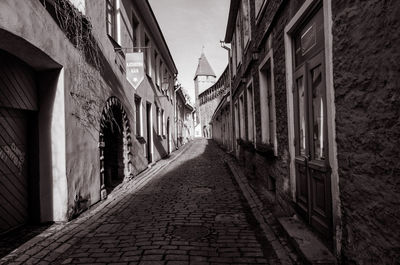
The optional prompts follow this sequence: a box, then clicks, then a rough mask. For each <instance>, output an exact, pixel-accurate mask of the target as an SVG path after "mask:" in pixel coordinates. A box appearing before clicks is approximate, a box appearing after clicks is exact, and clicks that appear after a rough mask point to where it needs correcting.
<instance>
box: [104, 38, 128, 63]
mask: <svg viewBox="0 0 400 265" xmlns="http://www.w3.org/2000/svg"><path fill="white" fill-rule="evenodd" d="M107 37H108V39H109V40H110V42H111V44H112V45H113V46H114V51H115V52H117V53H119V54H120V55H121V56H122V57H123V58H125V53H124V51H123V50H122V47H121V45H120V44H119V43H118V42H117V41H116V40H115V39H114V37H113V36H111V35H110V34H108V33H107Z"/></svg>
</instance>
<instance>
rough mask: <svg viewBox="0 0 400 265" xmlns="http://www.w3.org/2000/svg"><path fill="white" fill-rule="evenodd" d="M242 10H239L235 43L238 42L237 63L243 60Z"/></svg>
mask: <svg viewBox="0 0 400 265" xmlns="http://www.w3.org/2000/svg"><path fill="white" fill-rule="evenodd" d="M241 18H242V16H241V12H240V10H239V12H238V14H237V18H236V31H235V36H236V39H235V44H236V65H237V66H238V67H239V64H240V63H241V62H242V27H241V20H242V19H241Z"/></svg>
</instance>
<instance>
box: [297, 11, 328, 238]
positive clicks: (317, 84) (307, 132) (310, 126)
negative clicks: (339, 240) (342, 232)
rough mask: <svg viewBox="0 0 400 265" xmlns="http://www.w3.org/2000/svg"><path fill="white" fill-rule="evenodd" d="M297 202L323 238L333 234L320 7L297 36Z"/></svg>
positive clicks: (305, 216)
mask: <svg viewBox="0 0 400 265" xmlns="http://www.w3.org/2000/svg"><path fill="white" fill-rule="evenodd" d="M294 43H295V54H296V57H295V72H294V75H293V76H294V103H295V139H296V141H295V143H296V157H295V167H296V203H297V208H298V211H299V213H300V214H301V215H302V216H303V217H304V218H305V220H306V221H307V222H308V223H309V224H310V225H311V226H312V227H313V228H314V229H315V230H316V231H317V232H319V234H320V235H322V236H323V237H324V238H327V239H330V238H331V235H332V201H331V200H332V199H331V198H332V195H331V181H330V174H331V172H330V165H329V159H328V157H329V153H328V139H327V122H326V120H327V114H326V87H325V84H326V82H325V68H324V64H325V62H324V42H323V14H322V8H319V9H318V10H317V11H316V12H315V13H314V15H313V16H312V17H311V18H310V19H309V20H308V22H306V23H305V24H303V27H301V28H300V29H299V30H298V33H297V34H295V36H294Z"/></svg>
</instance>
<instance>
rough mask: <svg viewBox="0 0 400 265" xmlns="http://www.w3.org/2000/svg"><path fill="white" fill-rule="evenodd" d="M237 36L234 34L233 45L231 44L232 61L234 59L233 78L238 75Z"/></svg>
mask: <svg viewBox="0 0 400 265" xmlns="http://www.w3.org/2000/svg"><path fill="white" fill-rule="evenodd" d="M235 39H236V35H235V33H233V37H232V43H231V59H232V76H235V75H236V57H237V52H236V41H235Z"/></svg>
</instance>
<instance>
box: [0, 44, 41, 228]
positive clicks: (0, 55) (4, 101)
mask: <svg viewBox="0 0 400 265" xmlns="http://www.w3.org/2000/svg"><path fill="white" fill-rule="evenodd" d="M36 110H37V92H36V85H35V79H34V72H33V71H32V70H31V69H30V68H29V67H28V66H26V65H25V64H24V63H23V62H21V61H20V60H18V59H17V58H15V57H13V56H11V55H9V54H7V53H5V52H3V51H0V233H3V232H5V231H8V230H10V229H12V228H15V227H17V226H19V225H22V224H24V223H26V222H28V221H29V219H30V212H31V209H30V206H31V205H30V202H31V200H30V199H31V187H30V185H31V182H32V179H31V177H32V176H31V175H32V172H31V171H32V170H31V169H32V167H31V163H30V162H31V161H30V157H31V151H32V150H31V146H32V144H33V142H34V140H35V139H32V135H33V134H34V133H33V132H34V131H33V130H35V124H34V123H33V121H34V120H35V111H36Z"/></svg>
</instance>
